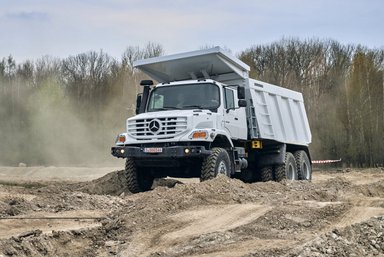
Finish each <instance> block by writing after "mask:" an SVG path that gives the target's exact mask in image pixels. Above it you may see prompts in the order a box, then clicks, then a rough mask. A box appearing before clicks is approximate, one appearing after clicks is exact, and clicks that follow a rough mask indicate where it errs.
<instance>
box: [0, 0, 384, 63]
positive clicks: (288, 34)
mask: <svg viewBox="0 0 384 257" xmlns="http://www.w3.org/2000/svg"><path fill="white" fill-rule="evenodd" d="M283 37H285V38H292V37H293V38H299V39H309V38H319V39H335V40H337V41H339V42H341V43H345V44H348V43H352V44H362V45H364V46H367V47H370V48H382V47H384V0H312V1H311V0H275V1H274V0H269V1H268V0H221V1H218V0H190V1H187V0H157V1H156V0H0V59H1V58H3V57H6V56H8V55H10V54H11V55H13V56H14V57H15V58H16V60H17V61H23V60H25V59H37V58H40V57H42V56H43V55H51V56H54V57H61V58H63V57H67V56H69V55H76V54H78V53H82V52H87V51H89V50H95V51H99V50H100V49H103V51H105V52H106V53H108V54H110V55H112V56H113V57H115V58H120V57H121V55H122V53H123V52H124V50H125V49H126V48H127V46H136V45H140V46H143V45H145V44H146V43H147V42H149V41H151V42H154V43H159V44H161V45H162V46H163V47H164V49H165V52H166V53H167V54H173V53H177V52H182V51H191V50H196V49H199V48H201V47H202V46H206V45H209V46H213V45H219V46H223V47H226V48H229V49H231V50H232V52H233V53H235V54H236V53H238V52H240V51H241V50H245V49H246V48H249V47H251V46H252V45H256V44H268V43H271V42H274V41H278V40H280V39H282V38H283Z"/></svg>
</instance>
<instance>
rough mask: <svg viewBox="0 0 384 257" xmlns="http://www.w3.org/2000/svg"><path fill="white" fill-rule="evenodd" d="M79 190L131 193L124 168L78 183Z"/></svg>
mask: <svg viewBox="0 0 384 257" xmlns="http://www.w3.org/2000/svg"><path fill="white" fill-rule="evenodd" d="M76 187H77V190H78V191H82V192H84V193H88V194H98V195H121V194H122V193H124V194H130V192H129V190H128V188H127V180H126V178H125V175H124V170H118V171H114V172H111V173H108V174H107V175H105V176H103V177H101V178H98V179H95V180H92V181H90V182H82V183H78V184H76Z"/></svg>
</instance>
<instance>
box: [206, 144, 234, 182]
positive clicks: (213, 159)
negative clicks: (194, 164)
mask: <svg viewBox="0 0 384 257" xmlns="http://www.w3.org/2000/svg"><path fill="white" fill-rule="evenodd" d="M218 174H223V175H226V176H228V177H230V176H231V160H230V158H229V154H228V152H227V151H226V150H225V149H223V148H219V147H215V148H212V152H211V154H210V155H209V156H208V157H207V158H206V159H205V160H204V161H203V164H202V166H201V175H200V181H205V180H209V179H213V178H215V177H217V175H218Z"/></svg>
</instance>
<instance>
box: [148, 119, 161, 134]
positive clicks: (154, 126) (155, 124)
mask: <svg viewBox="0 0 384 257" xmlns="http://www.w3.org/2000/svg"><path fill="white" fill-rule="evenodd" d="M149 130H150V131H152V133H153V134H157V133H159V132H160V121H159V120H152V121H151V122H150V123H149Z"/></svg>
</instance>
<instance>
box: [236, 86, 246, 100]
mask: <svg viewBox="0 0 384 257" xmlns="http://www.w3.org/2000/svg"><path fill="white" fill-rule="evenodd" d="M237 99H245V88H244V87H237Z"/></svg>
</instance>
